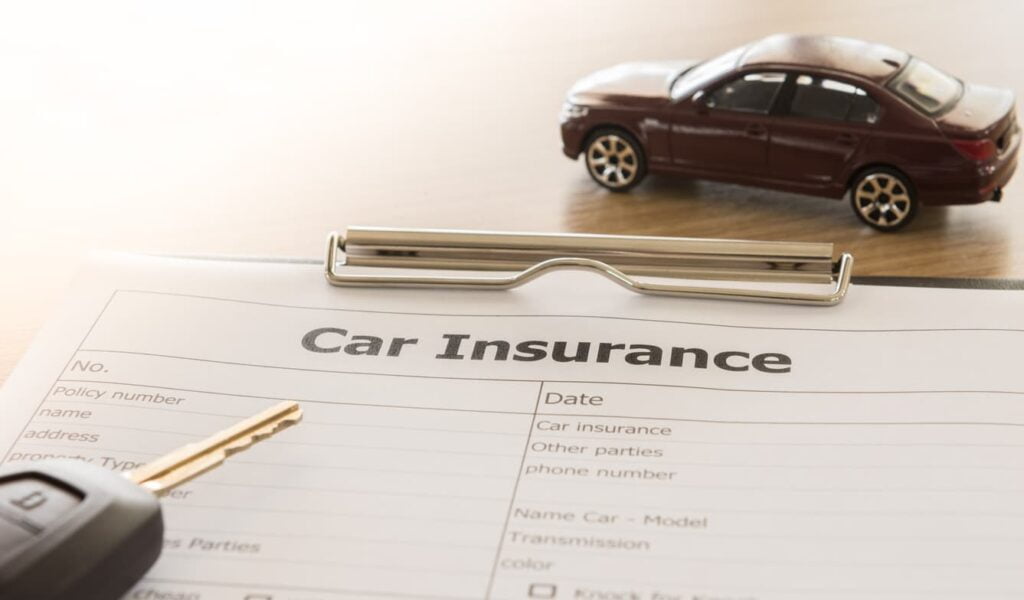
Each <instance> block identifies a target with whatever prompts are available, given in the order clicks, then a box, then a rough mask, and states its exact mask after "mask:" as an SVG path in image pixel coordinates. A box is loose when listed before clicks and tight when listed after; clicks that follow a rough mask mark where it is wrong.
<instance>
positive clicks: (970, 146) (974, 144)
mask: <svg viewBox="0 0 1024 600" xmlns="http://www.w3.org/2000/svg"><path fill="white" fill-rule="evenodd" d="M950 141H952V142H953V147H954V148H956V149H957V150H958V151H959V152H960V154H963V155H964V156H965V157H966V158H968V159H970V160H974V161H978V162H981V161H983V160H988V159H990V158H992V157H993V156H995V155H996V145H995V144H994V143H992V140H950Z"/></svg>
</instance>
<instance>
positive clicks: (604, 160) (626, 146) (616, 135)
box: [586, 129, 646, 192]
mask: <svg viewBox="0 0 1024 600" xmlns="http://www.w3.org/2000/svg"><path fill="white" fill-rule="evenodd" d="M586 158H587V172H589V173H590V176H591V177H593V178H594V181H596V182H597V183H599V184H601V185H602V186H604V187H606V188H608V189H609V190H612V191H613V192H624V191H626V190H628V189H629V188H631V187H633V186H635V185H636V184H638V183H640V180H641V179H643V177H644V175H645V173H646V169H645V166H646V165H645V164H644V155H643V149H642V148H641V147H640V143H639V142H637V141H636V138H634V137H633V136H631V135H629V134H628V133H626V132H625V131H619V130H616V129H603V130H599V131H596V132H595V133H594V134H593V135H591V136H590V138H589V139H588V140H587V144H586Z"/></svg>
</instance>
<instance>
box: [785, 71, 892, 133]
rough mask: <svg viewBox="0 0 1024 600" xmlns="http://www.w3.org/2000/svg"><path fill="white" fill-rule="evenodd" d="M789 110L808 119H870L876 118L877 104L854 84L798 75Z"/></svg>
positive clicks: (863, 121) (865, 121)
mask: <svg viewBox="0 0 1024 600" xmlns="http://www.w3.org/2000/svg"><path fill="white" fill-rule="evenodd" d="M789 113H790V114H791V115H793V116H796V117H809V118H812V119H832V120H835V121H851V122H855V123H874V122H876V121H878V104H877V103H876V102H875V101H874V100H872V99H871V96H868V95H867V93H866V92H865V91H864V90H862V89H860V88H859V87H857V86H855V85H851V84H849V83H845V82H842V81H836V80H835V79H827V78H824V77H814V76H811V75H800V76H798V77H797V78H796V86H795V89H794V90H793V100H792V102H790V106H789Z"/></svg>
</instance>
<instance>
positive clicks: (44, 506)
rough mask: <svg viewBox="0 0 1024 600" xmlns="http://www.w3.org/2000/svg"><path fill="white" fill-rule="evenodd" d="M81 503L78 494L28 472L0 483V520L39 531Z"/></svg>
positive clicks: (80, 496) (80, 497)
mask: <svg viewBox="0 0 1024 600" xmlns="http://www.w3.org/2000/svg"><path fill="white" fill-rule="evenodd" d="M81 501H82V494H80V493H78V492H77V491H76V490H74V489H72V488H69V487H67V486H63V485H59V484H57V483H56V482H53V481H49V480H47V479H44V478H42V477H39V476H37V475H35V474H32V473H27V474H23V475H18V476H15V477H13V478H11V479H5V480H2V481H0V517H2V518H4V519H5V520H7V521H12V522H15V523H20V524H21V525H22V527H23V528H26V529H28V530H33V529H34V530H36V531H34V533H38V532H39V531H42V530H43V529H45V528H46V527H47V526H49V525H50V524H51V523H53V522H54V521H56V520H57V519H58V518H60V517H61V515H63V514H65V513H67V512H68V511H69V510H71V509H73V508H74V507H75V506H77V505H78V503H79V502H81Z"/></svg>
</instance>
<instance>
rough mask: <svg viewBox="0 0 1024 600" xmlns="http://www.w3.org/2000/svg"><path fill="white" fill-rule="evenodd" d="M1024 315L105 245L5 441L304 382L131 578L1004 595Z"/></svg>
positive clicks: (888, 290) (1000, 300)
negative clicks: (417, 272)
mask: <svg viewBox="0 0 1024 600" xmlns="http://www.w3.org/2000/svg"><path fill="white" fill-rule="evenodd" d="M1022 309H1024V292H1019V291H981V290H948V289H911V288H892V287H869V286H855V287H853V288H852V289H851V291H850V294H849V297H848V298H847V300H846V301H845V302H844V303H843V304H842V305H840V306H837V307H834V308H808V307H791V306H775V305H763V304H749V303H736V302H732V303H730V302H711V301H701V300H679V299H671V298H655V297H643V296H638V295H635V294H632V293H629V292H628V291H625V290H622V289H620V288H618V287H617V286H612V285H610V284H609V283H608V282H607V281H605V280H603V279H600V278H598V277H595V276H592V275H588V274H585V273H569V274H558V275H551V276H548V277H545V278H542V279H540V280H538V281H536V282H534V283H532V284H530V285H529V286H526V287H524V288H521V289H519V290H516V291H511V292H471V291H440V290H419V291H413V290H393V289H392V290H375V289H341V288H332V287H330V286H328V285H327V284H326V283H324V281H323V278H322V276H321V273H320V266H319V265H313V264H300V263H287V264H286V263H272V262H245V261H216V260H198V259H173V258H154V257H137V256H123V255H111V256H106V257H103V258H101V259H98V260H97V261H96V262H95V264H93V265H92V266H91V267H90V268H89V269H88V270H87V271H86V272H85V273H84V274H83V276H82V277H81V278H80V282H79V283H78V285H77V287H76V288H75V289H73V290H72V291H71V292H70V294H69V297H68V302H67V305H66V306H65V308H64V309H63V311H62V312H61V314H59V315H58V316H57V317H56V319H55V320H54V321H53V322H52V323H51V325H50V326H49V327H48V328H47V329H45V330H44V331H43V332H42V333H41V334H40V335H39V337H38V339H37V340H36V343H35V345H34V346H33V348H32V349H31V350H30V351H29V353H28V354H27V355H26V357H25V358H24V359H23V361H22V363H21V365H20V366H19V367H18V369H17V370H16V372H15V373H14V375H12V376H11V378H10V379H9V381H8V382H7V383H6V385H5V387H4V389H3V392H2V396H0V410H2V413H0V414H2V419H0V452H3V455H2V456H3V459H4V461H6V462H11V463H23V462H29V461H35V460H39V459H45V458H53V457H63V458H73V459H77V460H83V461H89V462H91V463H93V464H97V465H101V466H103V467H106V468H109V469H112V470H115V471H126V470H129V469H131V468H133V467H135V466H136V465H139V464H140V463H143V462H145V461H147V460H149V459H151V458H152V457H155V456H157V455H158V454H161V453H163V452H165V451H168V450H170V449H172V448H174V447H177V446H180V445H182V444H183V443H186V442H189V441H192V440H197V439H200V438H201V437H204V436H206V435H207V434H209V433H211V432H213V431H215V430H217V429H219V428H221V427H224V426H226V425H228V424H230V423H233V422H235V421H236V420H237V419H238V418H240V417H242V416H245V415H250V414H252V413H254V412H255V411H257V410H258V409H261V408H263V407H265V406H269V405H271V404H274V403H276V402H278V401H280V400H285V399H287V400H296V401H298V402H300V403H301V404H302V407H303V410H304V411H305V415H306V416H305V419H304V421H303V422H302V423H301V424H300V425H299V426H297V427H293V428H291V429H289V430H287V431H285V432H283V433H282V434H281V435H279V436H276V437H275V438H273V439H271V440H268V441H267V442H265V443H263V444H259V445H257V446H255V447H253V448H252V449H251V450H250V451H248V452H246V453H244V454H242V455H239V456H238V457H235V458H234V459H232V460H230V461H228V462H227V463H225V465H224V466H222V467H221V468H220V469H218V470H216V471H213V472H210V473H208V474H206V475H205V476H203V477H200V478H198V479H196V480H195V481H193V482H191V483H189V484H187V485H186V486H184V487H183V488H180V489H178V490H176V491H175V492H174V493H173V494H171V495H170V496H169V497H167V498H166V499H165V502H164V506H165V520H166V524H167V534H166V542H165V548H164V552H163V555H162V557H161V558H160V560H159V562H158V563H157V564H156V566H155V567H154V568H153V569H152V570H151V571H150V572H149V574H148V575H147V576H146V578H145V579H144V580H143V581H142V582H140V583H139V585H138V586H137V587H136V588H135V589H134V590H133V591H132V592H131V593H130V594H129V595H128V596H127V597H128V598H130V599H132V600H214V599H217V600H221V599H223V600H228V599H232V600H243V599H245V600H317V599H325V600H326V599H332V598H384V599H388V598H394V599H405V598H436V599H452V600H454V599H487V598H492V599H504V598H508V599H518V598H530V599H532V598H544V599H551V598H554V599H592V600H606V599H614V600H619V599H637V600H670V599H676V600H741V599H742V600H777V599H783V598H786V599H789V598H813V599H815V600H822V599H850V598H872V599H875V600H883V599H895V598H900V599H903V598H972V599H975V598H1021V597H1024V374H1022V370H1021V347H1022V346H1024V310H1022Z"/></svg>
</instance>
